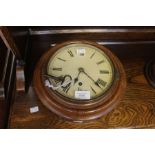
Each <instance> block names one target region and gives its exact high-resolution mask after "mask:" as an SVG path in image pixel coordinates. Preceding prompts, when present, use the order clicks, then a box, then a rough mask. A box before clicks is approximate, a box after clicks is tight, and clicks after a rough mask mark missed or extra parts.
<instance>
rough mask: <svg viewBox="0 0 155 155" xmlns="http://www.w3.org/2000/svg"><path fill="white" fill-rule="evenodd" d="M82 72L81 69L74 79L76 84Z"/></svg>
mask: <svg viewBox="0 0 155 155" xmlns="http://www.w3.org/2000/svg"><path fill="white" fill-rule="evenodd" d="M80 74H81V71H79V73H78V76H77V77H76V78H75V79H74V85H75V84H76V83H77V82H78V81H79V75H80Z"/></svg>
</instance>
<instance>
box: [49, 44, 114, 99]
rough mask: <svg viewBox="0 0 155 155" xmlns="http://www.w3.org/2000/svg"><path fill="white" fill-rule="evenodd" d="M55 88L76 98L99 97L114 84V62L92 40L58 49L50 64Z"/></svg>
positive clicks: (68, 96) (58, 91)
mask: <svg viewBox="0 0 155 155" xmlns="http://www.w3.org/2000/svg"><path fill="white" fill-rule="evenodd" d="M47 74H48V76H49V77H51V78H49V82H50V84H52V85H53V86H55V87H54V88H55V89H54V91H56V92H57V93H59V94H61V95H62V96H64V97H67V98H69V99H74V100H89V99H95V98H97V97H99V96H101V95H104V94H105V92H106V91H107V90H108V89H109V88H110V86H111V85H112V82H113V77H114V68H113V64H112V62H111V61H110V59H109V58H108V56H107V55H106V54H105V53H104V51H102V50H101V49H99V48H97V47H95V46H92V45H89V44H78V43H74V44H70V45H67V46H64V47H62V48H60V49H59V50H57V51H56V52H55V53H54V55H53V56H52V57H51V58H50V59H49V62H48V65H47Z"/></svg>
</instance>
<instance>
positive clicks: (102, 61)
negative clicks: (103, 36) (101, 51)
mask: <svg viewBox="0 0 155 155" xmlns="http://www.w3.org/2000/svg"><path fill="white" fill-rule="evenodd" d="M102 63H104V60H101V61H99V62H97V63H96V64H97V65H100V64H102Z"/></svg>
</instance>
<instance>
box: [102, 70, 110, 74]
mask: <svg viewBox="0 0 155 155" xmlns="http://www.w3.org/2000/svg"><path fill="white" fill-rule="evenodd" d="M100 74H109V71H108V70H100Z"/></svg>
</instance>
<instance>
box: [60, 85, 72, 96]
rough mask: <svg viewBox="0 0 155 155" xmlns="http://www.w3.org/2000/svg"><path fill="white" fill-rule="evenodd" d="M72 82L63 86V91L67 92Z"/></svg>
mask: <svg viewBox="0 0 155 155" xmlns="http://www.w3.org/2000/svg"><path fill="white" fill-rule="evenodd" d="M70 86H71V83H69V84H68V85H67V86H65V87H62V89H63V91H64V92H65V93H66V94H67V93H68V91H69V89H70Z"/></svg>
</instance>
